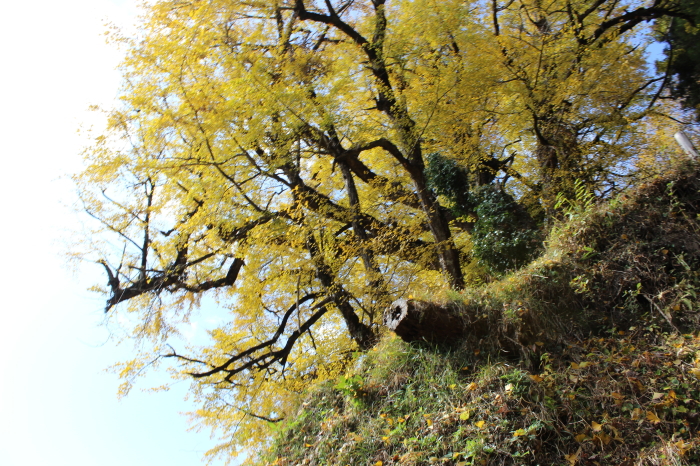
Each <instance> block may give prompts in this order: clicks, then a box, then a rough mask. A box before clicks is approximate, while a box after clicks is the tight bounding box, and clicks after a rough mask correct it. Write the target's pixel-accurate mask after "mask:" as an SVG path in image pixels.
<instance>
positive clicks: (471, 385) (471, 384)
mask: <svg viewBox="0 0 700 466" xmlns="http://www.w3.org/2000/svg"><path fill="white" fill-rule="evenodd" d="M475 389H476V384H475V383H474V382H472V383H470V384H469V385H467V390H475Z"/></svg>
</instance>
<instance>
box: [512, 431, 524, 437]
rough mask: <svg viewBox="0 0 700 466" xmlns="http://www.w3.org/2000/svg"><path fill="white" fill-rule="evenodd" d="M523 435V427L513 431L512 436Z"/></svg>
mask: <svg viewBox="0 0 700 466" xmlns="http://www.w3.org/2000/svg"><path fill="white" fill-rule="evenodd" d="M523 435H527V431H526V430H525V429H518V430H516V431H515V432H513V437H521V436H523Z"/></svg>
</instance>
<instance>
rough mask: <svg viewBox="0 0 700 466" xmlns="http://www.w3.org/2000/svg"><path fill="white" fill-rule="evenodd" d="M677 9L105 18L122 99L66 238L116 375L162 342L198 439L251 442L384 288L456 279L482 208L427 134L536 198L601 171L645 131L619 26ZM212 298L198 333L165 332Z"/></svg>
mask: <svg viewBox="0 0 700 466" xmlns="http://www.w3.org/2000/svg"><path fill="white" fill-rule="evenodd" d="M681 14H682V13H680V12H679V10H677V9H676V7H675V5H674V3H672V2H669V1H666V0H656V1H654V2H652V3H651V4H648V5H647V4H644V3H643V2H634V1H632V2H627V3H624V4H622V3H619V2H617V1H613V0H553V1H551V2H548V3H545V2H542V1H540V0H520V1H516V0H512V1H508V2H500V1H497V0H492V1H491V2H486V1H474V2H470V1H462V0H460V1H457V0H445V1H440V2H436V1H428V0H413V1H401V2H399V1H396V2H390V1H384V0H371V1H370V0H346V1H331V0H324V1H320V0H316V1H309V0H306V1H304V0H278V1H273V0H266V1H242V0H192V1H183V0H169V1H159V2H156V3H153V4H152V5H150V6H149V7H148V9H147V11H146V15H145V17H144V22H143V24H142V25H141V29H140V34H139V36H138V37H136V38H134V39H127V38H119V40H120V41H122V43H123V44H124V45H125V46H126V48H127V50H128V54H127V57H126V59H125V61H124V63H123V65H122V72H123V77H124V80H123V83H124V84H123V89H122V92H121V104H120V105H118V106H117V107H116V108H114V109H110V110H109V111H108V113H109V130H108V132H107V133H106V134H104V135H102V136H100V137H98V138H96V139H95V141H94V144H93V145H92V146H91V147H89V148H88V149H87V150H86V153H85V157H86V164H87V165H86V168H85V170H84V171H83V172H82V173H81V174H79V175H76V177H75V179H76V182H77V185H78V188H79V192H80V196H81V199H82V208H84V210H85V211H86V212H87V213H88V214H89V215H90V216H91V217H92V218H93V219H94V221H95V224H96V225H97V227H96V228H95V230H94V231H93V232H91V233H90V241H88V242H86V243H85V244H87V245H88V247H86V248H84V250H82V251H80V252H79V255H80V256H81V257H83V258H85V259H88V260H92V261H94V262H96V263H98V264H100V265H101V267H103V269H104V271H105V274H106V278H107V287H106V288H104V289H102V290H101V291H102V292H104V293H105V294H106V295H107V304H106V310H107V311H108V312H109V313H110V314H109V315H110V316H111V318H113V319H118V321H119V322H120V324H121V325H123V326H125V327H126V328H127V329H128V334H129V335H130V336H131V337H132V338H134V339H135V340H136V342H137V346H136V348H137V353H138V354H137V355H136V357H135V358H134V359H133V360H132V361H128V362H125V363H123V364H122V366H121V375H122V377H123V378H124V379H125V382H126V385H125V387H124V390H128V387H129V384H130V383H131V381H132V380H133V377H135V376H136V375H137V374H139V373H140V372H142V370H143V369H144V367H145V366H147V365H151V364H154V365H157V364H159V363H162V362H163V361H166V360H167V361H174V362H176V363H177V364H176V365H175V366H174V367H176V368H177V370H176V377H185V378H189V379H191V380H192V390H193V393H194V394H195V396H196V397H197V399H198V400H199V401H200V402H201V403H202V408H201V410H200V411H199V412H198V413H197V415H198V418H199V420H200V421H201V422H202V423H203V424H205V425H211V426H214V427H217V428H220V429H222V431H223V432H224V437H225V439H226V440H225V443H224V444H223V445H222V446H221V448H220V449H217V450H215V451H214V452H212V454H215V453H221V452H223V453H222V454H227V452H229V451H233V450H235V449H236V448H237V446H241V445H250V444H259V443H261V442H264V440H265V438H266V433H267V430H266V429H267V425H268V423H270V422H276V421H279V420H281V419H283V418H285V417H286V416H287V415H288V414H289V413H290V409H291V407H292V406H293V403H294V400H295V399H296V396H297V394H298V393H299V392H300V391H301V390H302V389H303V388H304V387H306V386H308V385H309V384H310V383H312V382H313V381H315V380H322V379H325V378H329V377H336V376H337V374H338V373H339V372H340V371H342V368H343V366H344V365H345V364H346V363H347V361H348V359H349V358H350V357H351V355H352V353H353V352H354V351H357V350H366V349H368V348H371V347H372V345H373V344H374V343H375V341H376V340H377V337H378V333H379V327H378V325H379V323H380V321H381V312H382V311H383V309H384V308H385V307H386V306H387V304H389V303H390V302H391V301H392V300H394V299H396V298H397V297H400V296H402V295H404V294H406V293H408V291H409V290H412V289H421V290H422V291H423V292H425V293H430V292H432V291H436V290H439V289H441V288H446V287H451V288H456V289H459V288H462V287H464V286H465V280H464V276H463V267H464V265H465V264H466V261H468V260H470V233H469V232H470V231H471V230H472V227H473V225H474V222H478V218H476V216H475V215H474V213H473V212H471V213H470V212H464V209H463V210H462V211H459V209H454V208H453V207H454V206H453V205H452V203H453V200H451V199H449V197H446V196H444V195H440V194H439V192H438V191H436V189H435V186H436V183H439V180H435V179H431V178H430V170H428V168H429V167H428V164H427V160H429V156H430V155H431V154H432V157H433V159H431V160H439V159H440V158H442V159H446V160H451V161H452V162H454V163H456V164H457V165H458V166H460V167H462V170H463V172H464V173H465V177H464V178H463V184H464V186H461V188H460V189H462V190H463V191H464V192H465V193H469V192H470V190H474V189H476V188H478V187H482V188H483V187H484V186H485V187H487V188H486V189H491V190H498V191H502V192H506V191H507V192H508V196H510V197H511V198H512V199H514V200H517V201H518V202H521V203H522V204H523V205H525V206H526V207H527V208H528V209H529V210H530V211H533V212H534V211H535V210H537V209H536V207H537V206H540V207H541V210H542V211H544V212H545V215H547V216H551V215H553V207H552V205H551V204H552V203H551V200H552V199H553V198H554V197H555V196H556V194H557V193H558V192H560V191H563V190H566V189H567V187H568V186H569V185H571V184H572V182H573V180H583V181H585V182H586V183H587V185H588V186H589V187H590V188H591V189H592V190H597V192H598V193H604V192H606V191H607V190H610V189H613V188H614V187H615V186H616V184H615V183H616V182H618V181H619V180H620V179H622V178H624V176H627V174H628V172H629V171H630V170H631V168H633V167H634V163H635V155H636V154H637V150H638V149H639V147H641V146H644V145H645V144H647V145H648V144H651V143H650V142H649V140H648V139H645V138H644V137H642V136H641V134H642V127H643V125H644V124H645V118H646V116H648V115H649V114H650V112H652V111H653V108H654V103H655V101H656V97H657V96H655V92H656V91H657V89H658V78H655V77H653V76H650V75H649V74H648V71H647V70H646V67H645V63H644V57H643V54H642V47H640V46H639V44H638V41H639V38H634V39H635V41H636V42H635V43H632V38H631V37H628V36H630V34H629V33H628V31H631V30H633V28H635V26H637V25H638V24H640V23H642V22H643V21H648V20H650V19H653V18H657V17H662V16H664V15H681ZM635 136H636V137H637V138H638V140H636V141H635V140H633V139H634V137H635ZM621 171H622V172H625V173H620V172H621ZM526 201H527V202H526ZM533 206H534V207H533ZM475 207H476V206H475V205H466V207H465V209H466V210H469V209H471V208H475ZM203 299H206V300H207V302H208V303H212V304H211V305H208V306H206V309H204V310H202V309H200V307H201V306H200V304H201V303H202V300H203ZM212 312H216V313H217V315H216V320H217V321H218V322H220V323H221V325H217V326H216V328H211V329H209V336H210V342H209V344H207V345H204V346H199V347H194V346H188V345H187V344H186V339H182V338H180V339H178V338H177V337H178V334H179V333H180V332H181V331H182V329H183V327H184V326H186V325H188V324H189V323H190V322H191V321H192V320H194V319H199V320H200V321H202V320H204V317H205V316H203V315H202V314H203V313H212Z"/></svg>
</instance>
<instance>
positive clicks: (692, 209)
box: [259, 167, 700, 466]
mask: <svg viewBox="0 0 700 466" xmlns="http://www.w3.org/2000/svg"><path fill="white" fill-rule="evenodd" d="M698 215H700V181H699V180H698V175H697V172H696V171H695V168H693V167H690V168H686V169H685V170H682V171H680V172H678V173H674V174H673V175H670V176H668V177H666V178H663V179H657V180H655V181H653V182H651V183H648V184H646V185H644V186H641V187H639V188H638V189H637V190H636V191H635V192H630V193H627V194H626V195H625V196H622V197H620V198H618V199H615V200H614V201H612V202H609V203H607V204H606V205H602V206H597V207H591V206H588V207H587V208H585V209H575V208H572V209H571V210H570V211H569V218H568V219H567V221H566V222H563V223H561V224H559V225H557V226H556V227H555V228H553V230H552V232H551V234H550V237H549V240H548V243H547V249H546V251H545V253H544V255H543V256H542V257H541V258H539V259H538V260H536V261H535V262H533V263H532V264H530V265H529V266H527V267H525V268H524V269H522V270H520V271H518V272H516V273H513V274H511V275H509V276H506V277H504V278H503V279H501V280H497V281H492V282H490V283H487V284H484V285H480V286H477V287H474V288H471V289H468V290H466V291H464V292H461V293H456V292H451V293H449V294H447V295H446V296H442V297H436V298H435V299H436V300H437V301H439V302H443V303H446V304H447V303H450V304H451V305H452V306H458V307H459V309H460V310H461V311H462V312H463V313H464V315H465V316H469V318H470V319H471V318H474V317H479V318H483V319H484V321H486V322H487V323H488V325H486V326H481V327H479V330H478V331H476V330H475V331H473V332H471V333H469V334H468V335H466V336H465V338H464V340H463V341H462V342H461V343H460V344H459V345H456V346H454V347H451V348H444V347H443V348H437V347H431V346H428V345H425V344H408V343H405V342H403V341H401V340H400V339H398V338H396V337H395V336H392V335H390V334H387V335H385V336H384V338H383V339H382V341H381V342H380V343H379V344H378V345H377V346H376V347H375V348H374V349H373V350H372V351H369V352H367V353H364V354H358V355H357V356H356V357H355V359H354V361H353V362H352V364H350V365H349V367H348V368H347V371H346V374H345V375H344V376H343V378H342V379H339V380H337V381H330V382H325V383H323V384H320V385H317V386H315V387H313V388H311V389H310V390H309V392H308V393H307V395H306V397H305V398H304V400H303V401H302V402H300V405H299V407H298V412H297V413H296V416H293V417H291V418H289V419H288V420H287V421H285V422H284V423H281V425H278V426H275V428H276V431H275V436H274V440H273V441H272V445H271V448H270V449H269V451H267V452H265V453H264V454H262V455H261V456H260V458H259V464H266V465H267V464H276V465H290V466H291V465H304V464H308V465H332V466H343V465H353V466H354V465H379V464H381V465H383V466H386V465H393V464H397V465H398V464H400V465H428V464H444V465H577V464H578V465H596V464H598V465H620V466H633V465H698V464H700V451H699V450H698V445H700V437H699V436H698V430H699V429H700V407H698V403H699V402H700V379H699V377H700V336H699V333H698V331H699V330H700V324H699V320H698V319H699V316H700V313H699V312H698V307H699V306H700V303H699V302H698V299H697V293H698V292H699V291H698V290H700V272H699V271H700V221H699V220H698Z"/></svg>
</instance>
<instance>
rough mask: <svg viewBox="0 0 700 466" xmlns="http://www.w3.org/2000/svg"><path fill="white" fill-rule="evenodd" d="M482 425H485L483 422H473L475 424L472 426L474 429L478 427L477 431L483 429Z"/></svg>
mask: <svg viewBox="0 0 700 466" xmlns="http://www.w3.org/2000/svg"><path fill="white" fill-rule="evenodd" d="M484 424H486V422H485V421H478V422H475V423H474V425H475V426H476V427H478V428H479V429H481V428H482V427H484Z"/></svg>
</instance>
